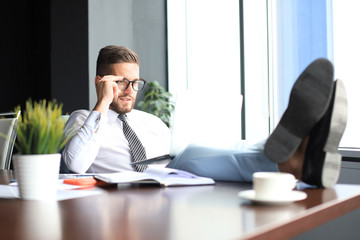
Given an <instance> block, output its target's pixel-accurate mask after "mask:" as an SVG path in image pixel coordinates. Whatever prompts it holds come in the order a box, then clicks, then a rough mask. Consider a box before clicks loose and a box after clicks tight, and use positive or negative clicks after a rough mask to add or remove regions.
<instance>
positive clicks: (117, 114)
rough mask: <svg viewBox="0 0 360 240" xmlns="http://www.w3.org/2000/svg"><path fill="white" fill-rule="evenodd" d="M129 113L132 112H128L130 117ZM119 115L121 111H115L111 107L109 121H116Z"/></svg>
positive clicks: (127, 114)
mask: <svg viewBox="0 0 360 240" xmlns="http://www.w3.org/2000/svg"><path fill="white" fill-rule="evenodd" d="M129 115H131V112H128V113H126V116H127V117H129ZM118 116H119V113H117V112H115V111H114V110H112V109H109V111H108V119H109V122H115V121H116V119H118ZM119 121H120V119H119Z"/></svg>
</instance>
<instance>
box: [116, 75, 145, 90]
mask: <svg viewBox="0 0 360 240" xmlns="http://www.w3.org/2000/svg"><path fill="white" fill-rule="evenodd" d="M124 80H125V81H127V82H128V83H127V85H126V87H125V88H124V89H120V90H121V91H125V90H126V89H128V88H129V86H130V83H131V88H132V89H133V90H134V91H136V92H138V91H141V90H143V89H144V87H145V84H146V81H145V79H142V78H139V79H136V80H134V81H130V80H129V79H127V78H123V79H121V80H117V81H115V82H116V84H117V85H118V86H119V82H120V81H124ZM137 81H141V82H144V85H143V86H142V88H141V89H138V90H136V89H135V88H134V83H135V82H137Z"/></svg>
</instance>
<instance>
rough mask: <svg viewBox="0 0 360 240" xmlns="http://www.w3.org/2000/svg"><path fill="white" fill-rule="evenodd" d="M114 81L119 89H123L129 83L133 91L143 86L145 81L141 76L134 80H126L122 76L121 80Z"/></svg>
mask: <svg viewBox="0 0 360 240" xmlns="http://www.w3.org/2000/svg"><path fill="white" fill-rule="evenodd" d="M116 83H117V85H118V88H119V89H120V90H121V91H125V90H126V89H127V88H128V87H129V86H130V83H131V87H132V89H134V91H140V90H142V89H143V88H144V86H145V83H146V81H145V80H144V79H142V78H140V79H136V80H134V81H130V80H127V79H126V78H123V79H122V80H118V81H116Z"/></svg>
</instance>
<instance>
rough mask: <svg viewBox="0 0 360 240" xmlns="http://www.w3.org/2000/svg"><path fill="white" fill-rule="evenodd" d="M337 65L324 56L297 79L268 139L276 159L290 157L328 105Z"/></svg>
mask: <svg viewBox="0 0 360 240" xmlns="http://www.w3.org/2000/svg"><path fill="white" fill-rule="evenodd" d="M333 76H334V69H333V66H332V64H331V63H330V62H329V61H328V60H326V59H323V58H320V59H317V60H315V61H314V62H312V63H311V64H310V65H309V66H308V67H307V68H306V69H305V70H304V71H303V72H302V74H301V75H300V76H299V78H298V79H297V80H296V82H295V84H294V86H293V88H292V90H291V93H290V99H289V105H288V107H287V109H286V110H285V112H284V114H283V116H282V117H281V119H280V121H279V124H278V125H277V127H276V128H275V130H274V131H273V132H272V134H271V135H270V136H269V138H268V139H267V141H266V143H265V147H264V152H265V154H266V156H267V157H268V158H269V159H270V160H271V161H273V162H275V163H282V162H285V161H287V160H288V159H289V158H290V157H291V156H292V155H293V154H294V152H295V151H296V150H297V149H298V147H299V146H300V144H301V142H302V140H303V139H304V138H305V137H306V136H308V135H309V133H310V131H311V129H312V128H313V127H314V125H315V124H316V123H317V122H318V121H319V120H320V119H321V118H322V117H323V116H324V114H325V112H326V110H327V109H328V106H329V103H330V99H331V93H332V91H333V86H334V81H333Z"/></svg>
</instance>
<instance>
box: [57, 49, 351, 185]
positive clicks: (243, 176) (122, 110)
mask: <svg viewBox="0 0 360 240" xmlns="http://www.w3.org/2000/svg"><path fill="white" fill-rule="evenodd" d="M119 48H120V49H123V50H124V52H126V53H131V54H129V55H130V56H131V57H125V58H124V57H120V56H122V55H124V54H125V53H124V52H123V50H121V51H117V49H119ZM125 50H126V51H125ZM125 55H127V54H125ZM115 56H116V57H115ZM125 78H126V79H130V80H131V81H135V82H131V84H132V87H133V89H131V88H130V87H129V82H127V83H126V84H124V83H123V82H122V81H121V80H124V79H125ZM126 79H125V80H126ZM137 79H139V65H138V60H137V57H136V54H135V53H133V52H132V51H131V50H129V49H126V48H124V47H116V46H109V47H105V48H104V49H102V50H101V51H100V53H99V57H98V62H97V76H96V78H95V83H96V89H97V96H98V101H97V104H96V106H95V107H94V110H93V111H91V112H89V111H84V110H81V111H76V112H74V113H73V114H71V116H70V118H69V121H68V123H67V126H66V130H65V131H67V130H68V129H71V127H72V126H73V125H75V129H76V131H77V132H76V135H75V136H74V137H73V138H72V140H71V141H70V142H69V143H68V144H67V145H66V147H65V150H64V153H63V157H64V159H65V162H66V164H67V166H68V167H69V168H70V169H71V170H72V171H74V172H79V173H82V172H113V171H122V170H131V169H132V167H130V162H131V161H132V160H131V159H132V155H131V153H130V148H129V143H128V141H127V139H126V138H125V136H124V133H123V132H122V127H123V123H122V121H120V120H119V119H118V115H119V114H120V115H123V114H126V115H127V116H128V118H129V122H130V123H132V124H133V125H131V127H133V128H134V130H135V132H136V134H137V135H139V138H140V139H141V141H144V145H145V148H146V153H147V157H148V158H150V157H155V156H159V155H162V154H166V153H168V152H169V143H170V139H169V132H168V130H167V129H165V126H164V125H162V124H160V123H159V121H160V120H158V119H157V118H155V117H150V116H148V115H147V114H145V113H142V112H140V111H136V110H133V106H134V103H135V99H136V92H135V91H133V90H140V88H139V85H136V84H139V82H137ZM117 81H120V82H117ZM116 83H118V84H116ZM134 84H135V85H134ZM140 85H141V84H140ZM126 87H127V88H126ZM118 90H121V91H120V92H119V91H118ZM346 109H347V105H346V93H345V89H344V86H343V83H342V82H341V81H340V80H338V81H337V82H336V84H335V83H334V81H333V67H332V64H331V63H330V62H329V61H327V60H325V59H318V60H316V61H314V62H313V63H312V64H310V65H309V66H308V67H307V68H306V69H305V70H304V72H303V73H302V74H301V75H300V77H299V78H298V79H297V81H296V82H295V84H294V87H293V89H292V92H291V95H290V101H289V106H288V108H287V110H286V111H285V113H284V115H283V117H282V119H281V120H280V122H279V125H278V126H277V128H276V129H275V130H274V132H273V133H272V134H271V135H270V136H269V138H268V139H267V141H266V144H265V146H264V145H260V147H253V148H249V149H248V150H246V151H244V150H239V149H228V150H224V149H213V148H212V149H210V148H206V147H199V146H189V147H188V148H187V149H185V151H184V152H183V153H181V154H179V155H178V156H176V158H175V159H174V160H173V161H172V162H171V163H170V164H169V165H168V167H172V168H177V169H183V170H186V171H189V172H193V173H195V174H198V175H200V176H206V177H211V178H213V179H215V180H225V181H251V180H252V174H253V173H254V172H257V171H275V172H277V171H281V172H289V173H292V174H294V175H295V176H296V177H297V178H298V179H302V180H304V181H305V182H307V183H309V184H313V185H316V186H319V187H330V186H332V185H333V184H335V183H336V181H337V179H338V176H339V171H340V162H341V155H340V154H339V153H338V152H337V147H338V144H339V141H340V138H341V136H342V134H343V132H344V129H345V125H346ZM106 116H107V117H106ZM145 116H146V118H147V120H146V121H144V119H142V118H144V117H145ZM130 120H131V121H130Z"/></svg>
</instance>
